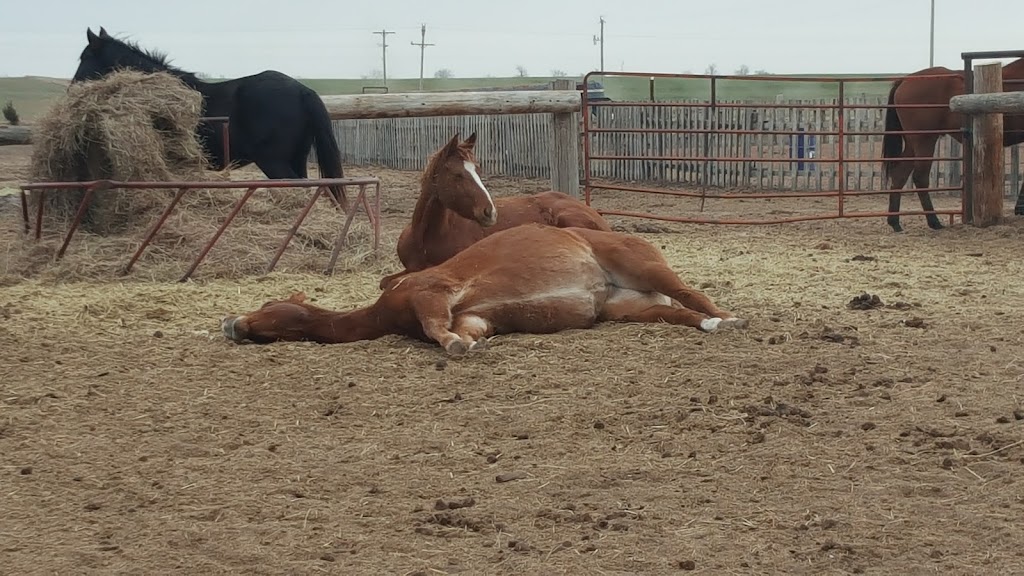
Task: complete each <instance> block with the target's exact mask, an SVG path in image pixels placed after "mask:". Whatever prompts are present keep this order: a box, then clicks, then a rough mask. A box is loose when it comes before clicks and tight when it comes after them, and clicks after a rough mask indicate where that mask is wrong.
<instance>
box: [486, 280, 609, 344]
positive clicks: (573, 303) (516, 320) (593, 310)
mask: <svg viewBox="0 0 1024 576" xmlns="http://www.w3.org/2000/svg"><path fill="white" fill-rule="evenodd" d="M606 296H607V293H606V291H605V290H603V289H602V290H597V291H591V290H582V289H581V290H562V291H556V292H551V293H547V294H536V295H534V297H532V298H529V299H523V300H519V301H515V302H503V303H496V304H495V305H494V306H490V307H486V308H484V309H483V310H481V311H480V312H479V314H480V315H481V316H484V317H486V318H488V319H489V320H490V322H491V324H493V325H494V327H495V330H496V331H497V332H506V333H507V332H528V333H533V334H546V333H551V332H558V331H560V330H569V329H573V328H589V327H591V326H593V325H594V323H595V322H596V321H597V317H598V311H599V310H600V305H601V303H602V302H604V299H605V298H606Z"/></svg>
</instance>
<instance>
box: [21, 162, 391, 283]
mask: <svg viewBox="0 0 1024 576" xmlns="http://www.w3.org/2000/svg"><path fill="white" fill-rule="evenodd" d="M338 185H340V186H358V187H359V194H358V196H357V197H356V202H355V204H354V205H353V207H352V210H351V211H349V212H348V214H347V215H346V218H345V224H344V226H343V227H342V229H341V231H340V232H339V234H338V237H337V239H336V240H335V242H334V250H333V251H332V252H331V259H330V262H329V263H328V265H327V268H326V269H325V270H324V273H325V274H331V273H332V272H333V271H334V266H335V264H336V263H337V260H338V255H339V253H340V252H341V248H342V247H343V246H344V245H345V241H346V238H347V237H348V231H349V228H350V227H351V226H352V222H353V220H354V219H355V215H356V212H357V211H358V210H359V206H360V204H361V205H362V206H363V209H364V210H365V211H366V214H367V217H368V218H369V220H370V225H371V226H372V228H373V249H374V251H376V250H377V249H378V248H379V247H380V231H381V225H380V179H379V178H373V177H357V178H321V179H308V180H226V181H224V180H218V181H208V182H203V181H188V182H120V181H115V180H93V181H87V182H32V183H28V184H23V185H22V186H21V215H22V220H23V222H24V229H25V233H26V234H28V233H29V232H30V231H31V227H30V224H29V214H28V196H27V193H28V192H29V191H31V190H34V191H37V192H38V193H39V194H40V198H39V202H38V203H37V205H38V210H37V212H36V223H35V239H36V240H39V239H40V238H42V233H43V206H44V205H45V202H43V195H45V194H46V192H47V191H48V190H68V189H79V190H81V189H84V190H85V194H83V195H82V200H81V202H79V204H78V209H77V210H76V211H75V216H74V219H73V220H72V221H71V225H70V226H69V228H68V231H67V233H66V234H65V236H64V242H63V244H61V247H60V250H59V251H58V252H57V255H56V258H57V259H60V258H63V256H64V253H65V252H66V251H67V248H68V245H69V244H70V243H71V237H72V236H73V235H74V233H75V230H77V229H78V225H79V224H80V223H81V221H82V218H83V216H84V215H85V213H86V210H87V209H88V207H89V204H90V203H91V202H92V199H93V197H94V195H95V193H96V192H98V191H103V190H111V189H122V190H153V189H169V188H177V189H178V191H177V193H176V194H175V195H174V198H172V199H171V201H170V203H169V204H168V205H167V207H166V208H164V210H163V212H162V213H161V214H160V217H159V218H157V219H156V220H155V221H154V222H153V224H152V225H151V226H150V227H149V230H148V231H147V232H146V236H145V238H143V240H142V243H141V244H140V245H139V247H138V249H136V251H135V253H134V254H133V255H132V257H131V259H130V260H129V261H128V263H127V264H126V265H125V266H124V268H123V269H122V274H127V273H128V272H130V271H131V268H132V266H134V265H135V262H137V261H138V259H139V257H141V256H142V253H143V252H144V251H145V249H146V247H147V246H148V245H149V243H150V242H151V241H152V240H153V238H154V237H155V236H156V234H157V232H158V231H159V230H160V228H161V227H162V226H163V225H164V223H165V222H166V221H167V218H168V217H169V216H170V215H171V212H172V211H173V210H174V207H175V206H176V205H177V204H178V202H179V201H180V200H181V199H182V198H183V197H184V196H185V194H186V193H187V192H188V191H189V190H197V189H232V188H235V189H241V188H245V189H246V191H245V194H243V195H242V196H241V197H240V198H239V199H238V200H237V201H236V202H235V204H234V206H232V208H231V212H230V213H229V214H228V216H227V217H226V218H225V219H224V221H223V222H222V223H221V225H220V226H219V227H218V228H217V231H216V232H214V234H213V236H211V237H210V239H209V240H208V241H207V242H206V244H205V245H204V246H203V249H202V250H201V251H200V252H199V254H197V255H196V258H195V260H193V261H192V265H191V266H190V267H189V269H188V270H187V271H186V272H185V274H184V275H182V277H181V278H180V279H179V282H184V281H186V280H188V279H189V278H190V277H191V276H192V274H193V273H194V272H195V271H196V269H197V268H198V267H199V265H200V264H201V263H202V261H203V259H204V258H206V255H207V254H208V253H209V252H210V250H211V249H212V248H213V247H214V245H215V244H216V243H217V240H219V239H220V237H221V235H222V234H223V233H224V231H225V230H227V228H228V226H230V225H231V222H232V220H234V218H235V216H236V215H238V212H239V211H241V209H242V207H243V206H244V205H245V203H246V202H247V201H248V200H249V198H250V197H252V195H253V194H254V193H255V192H256V190H258V189H260V188H315V191H314V192H313V194H312V195H311V196H310V199H309V201H308V202H306V205H305V206H304V207H303V209H302V211H301V212H300V213H299V214H298V216H296V218H295V221H294V222H293V223H292V226H291V228H289V230H288V233H287V234H286V235H285V237H284V239H283V240H282V241H281V244H280V245H279V246H278V249H277V251H276V252H275V254H274V256H273V258H271V260H270V262H268V263H267V268H266V271H265V273H270V272H272V271H273V270H274V267H275V266H277V262H278V260H280V258H281V256H282V255H283V254H284V251H285V249H287V247H288V244H289V243H290V242H291V240H292V237H294V236H295V233H296V232H297V231H298V229H299V226H301V225H302V222H303V221H304V220H305V219H306V216H308V215H309V212H310V210H312V208H313V205H314V204H315V203H316V201H317V199H318V198H319V197H320V195H321V194H322V193H323V192H324V190H325V189H326V188H327V187H329V186H338ZM367 187H372V188H373V204H372V206H371V204H370V200H369V199H368V198H367V194H366V189H367Z"/></svg>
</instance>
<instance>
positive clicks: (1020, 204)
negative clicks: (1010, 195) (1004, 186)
mask: <svg viewBox="0 0 1024 576" xmlns="http://www.w3.org/2000/svg"><path fill="white" fill-rule="evenodd" d="M1013 215H1014V216H1024V182H1021V185H1020V192H1018V193H1017V203H1016V204H1014V206H1013Z"/></svg>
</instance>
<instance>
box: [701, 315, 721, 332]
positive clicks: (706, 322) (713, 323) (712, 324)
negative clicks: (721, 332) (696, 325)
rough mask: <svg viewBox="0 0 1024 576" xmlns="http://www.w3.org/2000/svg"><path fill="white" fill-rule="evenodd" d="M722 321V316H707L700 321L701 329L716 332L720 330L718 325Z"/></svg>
mask: <svg viewBox="0 0 1024 576" xmlns="http://www.w3.org/2000/svg"><path fill="white" fill-rule="evenodd" d="M721 323H722V319H721V318H705V319H703V320H701V321H700V329H701V330H703V331H705V332H714V331H715V330H718V325H719V324H721Z"/></svg>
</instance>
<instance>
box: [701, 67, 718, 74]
mask: <svg viewBox="0 0 1024 576" xmlns="http://www.w3.org/2000/svg"><path fill="white" fill-rule="evenodd" d="M704 73H705V74H707V75H709V76H714V75H715V74H718V65H717V64H708V67H707V68H705V69H704Z"/></svg>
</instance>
